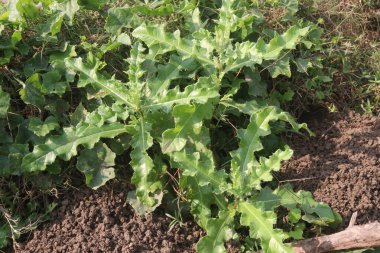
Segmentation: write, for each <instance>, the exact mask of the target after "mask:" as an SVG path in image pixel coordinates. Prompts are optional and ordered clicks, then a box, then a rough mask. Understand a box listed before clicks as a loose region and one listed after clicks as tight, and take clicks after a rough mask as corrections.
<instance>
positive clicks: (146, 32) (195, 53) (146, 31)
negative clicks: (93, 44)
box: [132, 25, 214, 66]
mask: <svg viewBox="0 0 380 253" xmlns="http://www.w3.org/2000/svg"><path fill="white" fill-rule="evenodd" d="M132 35H133V36H134V37H135V38H138V39H141V40H142V41H144V43H145V44H147V46H148V47H149V50H150V52H151V54H153V56H154V57H155V56H156V55H160V54H164V53H166V52H170V51H177V52H178V53H179V54H180V55H182V56H183V57H184V58H185V59H186V58H195V59H196V60H198V61H199V62H200V63H201V64H204V65H205V66H214V61H213V60H211V59H210V57H211V56H210V55H207V54H206V52H205V51H204V50H202V48H201V47H200V46H199V45H197V44H194V41H190V40H187V39H184V38H181V36H180V32H179V31H176V32H174V33H167V32H166V31H165V29H164V28H163V27H162V26H159V27H155V26H145V25H142V26H139V27H138V28H136V29H135V30H134V31H133V33H132Z"/></svg>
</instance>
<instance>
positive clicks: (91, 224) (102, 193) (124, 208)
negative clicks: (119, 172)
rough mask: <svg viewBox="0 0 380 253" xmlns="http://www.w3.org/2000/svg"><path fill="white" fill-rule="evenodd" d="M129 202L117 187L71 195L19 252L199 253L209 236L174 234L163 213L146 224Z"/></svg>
mask: <svg viewBox="0 0 380 253" xmlns="http://www.w3.org/2000/svg"><path fill="white" fill-rule="evenodd" d="M119 188H120V187H119ZM125 200H126V193H125V192H123V191H121V190H117V189H114V188H113V187H112V186H106V187H103V188H101V189H99V190H98V191H92V190H89V189H82V190H80V191H75V192H71V193H70V195H68V196H66V197H64V198H63V200H62V201H61V202H60V204H59V207H58V208H57V209H56V210H55V211H54V212H53V214H52V217H51V221H50V222H49V223H46V224H44V225H42V226H41V227H40V228H39V229H38V230H36V231H34V232H33V233H32V234H31V237H30V238H29V240H28V241H27V242H25V243H20V244H19V246H18V248H17V249H16V252H19V253H21V252H25V253H26V252H49V253H53V252H73V253H75V252H78V253H79V252H92V253H96V252H195V247H196V243H197V242H198V240H199V238H200V237H201V236H203V234H204V232H203V231H202V230H201V229H200V228H199V227H198V226H197V225H196V224H195V223H193V222H185V223H184V225H183V226H179V225H178V224H177V225H175V226H174V227H173V228H172V230H170V226H169V224H170V222H171V219H170V218H168V217H166V216H165V214H164V213H163V212H161V213H160V212H155V213H154V214H152V215H148V216H147V217H145V218H142V217H140V216H139V215H137V214H135V213H134V211H133V210H132V209H131V207H130V206H129V205H128V204H126V203H125ZM169 230H170V231H169Z"/></svg>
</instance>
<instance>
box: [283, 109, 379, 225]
mask: <svg viewBox="0 0 380 253" xmlns="http://www.w3.org/2000/svg"><path fill="white" fill-rule="evenodd" d="M306 121H308V123H309V127H310V128H311V129H312V130H313V131H314V132H315V133H316V137H313V138H310V139H306V138H303V137H302V136H293V137H292V138H291V140H290V146H291V147H292V148H293V150H294V157H293V159H292V160H291V161H289V162H288V163H286V164H285V166H284V167H283V173H282V174H281V175H280V177H281V180H284V181H286V180H288V181H290V182H291V183H292V185H294V186H295V188H296V189H303V190H308V191H311V192H312V193H313V195H314V197H315V198H316V199H317V200H319V201H323V202H325V203H327V204H329V205H330V206H331V207H332V208H334V209H335V210H336V211H338V212H339V213H340V214H341V215H342V217H343V221H344V222H343V225H344V226H345V225H347V224H348V222H349V221H350V218H351V216H352V214H353V213H354V212H356V211H357V212H358V216H357V220H356V222H357V224H364V223H368V222H371V221H378V220H380V212H379V211H380V117H370V116H362V115H360V114H357V113H354V112H349V113H340V114H336V113H334V114H325V115H323V114H322V116H321V114H319V116H317V115H309V117H308V119H306Z"/></svg>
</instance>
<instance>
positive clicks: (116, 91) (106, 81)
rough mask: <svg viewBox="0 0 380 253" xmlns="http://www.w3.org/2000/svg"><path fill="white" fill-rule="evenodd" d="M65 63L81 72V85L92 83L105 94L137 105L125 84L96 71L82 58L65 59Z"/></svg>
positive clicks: (128, 103) (130, 104) (79, 84)
mask: <svg viewBox="0 0 380 253" xmlns="http://www.w3.org/2000/svg"><path fill="white" fill-rule="evenodd" d="M65 63H66V66H67V67H68V68H69V69H72V70H74V71H76V72H78V73H80V80H79V83H78V86H79V87H84V86H86V85H88V84H92V85H94V86H95V87H97V88H98V89H100V92H102V93H103V96H105V95H110V96H112V97H113V98H114V99H116V100H118V101H120V102H123V103H125V104H127V105H129V106H131V107H132V108H135V107H136V106H135V105H133V104H132V103H131V102H130V98H129V95H128V93H127V92H126V91H125V84H123V83H121V82H120V81H118V80H116V79H114V78H112V79H110V78H106V77H105V76H102V75H100V74H98V73H97V72H96V68H93V66H88V65H86V64H84V63H83V60H82V58H75V59H71V58H68V59H66V60H65Z"/></svg>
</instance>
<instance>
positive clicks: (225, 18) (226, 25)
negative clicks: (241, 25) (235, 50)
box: [215, 0, 238, 54]
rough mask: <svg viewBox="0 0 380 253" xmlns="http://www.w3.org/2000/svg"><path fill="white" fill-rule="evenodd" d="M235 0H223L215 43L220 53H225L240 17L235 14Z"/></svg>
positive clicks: (216, 28)
mask: <svg viewBox="0 0 380 253" xmlns="http://www.w3.org/2000/svg"><path fill="white" fill-rule="evenodd" d="M234 2H235V0H223V1H222V6H221V8H220V9H219V20H217V21H216V22H217V26H216V27H215V43H216V47H217V50H218V52H219V53H220V54H222V53H223V51H224V50H225V48H226V47H227V45H228V44H230V40H231V39H230V33H231V32H234V31H235V30H236V28H237V27H236V23H237V22H238V17H237V16H236V15H234V11H235V10H234V8H233V4H234Z"/></svg>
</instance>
